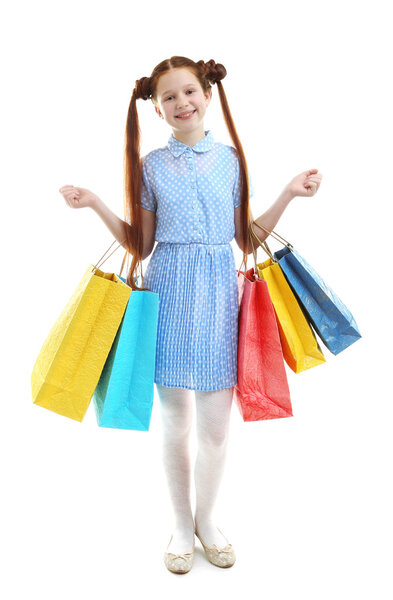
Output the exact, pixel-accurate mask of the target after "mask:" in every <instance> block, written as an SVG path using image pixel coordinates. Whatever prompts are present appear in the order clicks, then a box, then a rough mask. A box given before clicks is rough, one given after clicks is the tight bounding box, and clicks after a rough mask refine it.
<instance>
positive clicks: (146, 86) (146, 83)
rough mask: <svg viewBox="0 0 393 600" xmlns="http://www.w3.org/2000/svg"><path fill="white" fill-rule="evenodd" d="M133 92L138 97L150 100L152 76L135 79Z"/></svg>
mask: <svg viewBox="0 0 393 600" xmlns="http://www.w3.org/2000/svg"><path fill="white" fill-rule="evenodd" d="M133 93H134V94H135V95H136V97H137V98H142V100H148V99H149V98H150V97H151V89H150V77H141V79H137V80H136V81H135V87H134V91H133Z"/></svg>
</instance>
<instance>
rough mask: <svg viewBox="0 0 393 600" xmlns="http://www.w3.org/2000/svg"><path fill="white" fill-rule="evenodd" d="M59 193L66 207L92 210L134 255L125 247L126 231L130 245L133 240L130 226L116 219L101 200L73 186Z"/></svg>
mask: <svg viewBox="0 0 393 600" xmlns="http://www.w3.org/2000/svg"><path fill="white" fill-rule="evenodd" d="M59 192H60V193H61V194H62V195H63V197H64V199H65V201H66V202H67V204H68V206H70V207H71V208H86V207H90V208H92V209H93V210H94V211H95V212H96V213H97V214H98V215H99V216H100V217H101V219H102V220H103V221H104V223H105V225H106V226H107V227H108V229H109V230H110V232H111V233H112V234H113V235H114V237H115V238H116V239H117V241H118V242H119V243H120V244H121V245H122V246H123V248H125V249H126V250H128V251H129V252H130V253H131V254H134V252H135V250H134V249H133V248H129V249H128V248H127V245H126V240H127V235H126V231H127V229H128V232H129V234H130V235H129V237H130V240H131V242H130V243H131V244H132V243H133V240H134V238H135V234H134V229H133V227H132V225H129V224H128V223H127V222H126V221H123V220H122V219H120V218H119V217H117V216H116V215H115V214H114V213H113V212H112V211H111V210H110V208H108V207H107V206H106V204H104V202H103V201H102V200H101V198H99V197H98V196H97V195H96V194H94V193H93V192H91V191H90V190H88V189H86V188H81V187H75V186H73V185H64V186H63V187H61V188H60V189H59Z"/></svg>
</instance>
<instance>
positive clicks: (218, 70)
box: [197, 59, 227, 83]
mask: <svg viewBox="0 0 393 600" xmlns="http://www.w3.org/2000/svg"><path fill="white" fill-rule="evenodd" d="M197 65H199V67H200V68H201V70H202V72H203V73H204V75H205V77H206V79H207V80H208V81H209V82H210V83H217V82H218V81H221V79H224V77H225V76H226V74H227V70H226V68H225V67H224V65H222V64H221V63H216V62H215V61H214V60H213V59H210V60H209V61H207V62H204V61H203V60H199V61H198V62H197Z"/></svg>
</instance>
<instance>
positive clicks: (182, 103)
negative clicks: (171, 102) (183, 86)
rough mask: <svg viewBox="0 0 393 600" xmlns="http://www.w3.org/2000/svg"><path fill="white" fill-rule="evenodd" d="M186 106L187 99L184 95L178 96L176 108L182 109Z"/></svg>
mask: <svg viewBox="0 0 393 600" xmlns="http://www.w3.org/2000/svg"><path fill="white" fill-rule="evenodd" d="M187 106H188V98H187V96H186V95H181V94H179V96H178V98H177V108H178V109H179V108H184V107H187Z"/></svg>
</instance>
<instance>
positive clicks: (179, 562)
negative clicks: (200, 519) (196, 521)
mask: <svg viewBox="0 0 393 600" xmlns="http://www.w3.org/2000/svg"><path fill="white" fill-rule="evenodd" d="M172 538H173V535H171V539H170V540H169V544H168V546H167V549H168V548H169V546H170V543H171V541H172ZM194 549H195V539H194V544H193V546H192V551H191V552H186V553H184V554H173V552H165V553H164V563H165V566H166V568H167V569H168V570H169V571H172V573H188V571H190V570H191V567H192V565H193V562H194Z"/></svg>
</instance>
